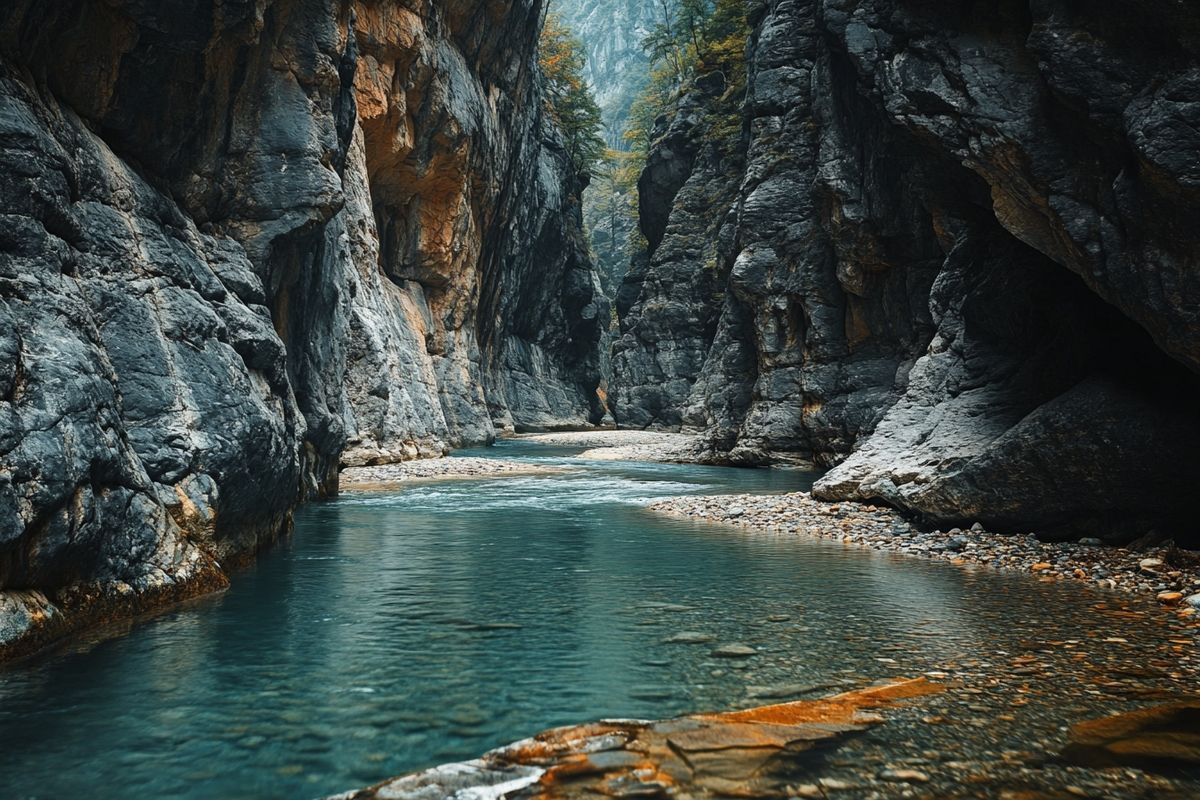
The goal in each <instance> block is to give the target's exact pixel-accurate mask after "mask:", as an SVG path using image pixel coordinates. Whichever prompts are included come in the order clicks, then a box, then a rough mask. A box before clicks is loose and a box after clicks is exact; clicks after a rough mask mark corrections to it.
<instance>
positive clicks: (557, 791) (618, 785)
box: [329, 649, 943, 800]
mask: <svg viewBox="0 0 1200 800" xmlns="http://www.w3.org/2000/svg"><path fill="white" fill-rule="evenodd" d="M734 653H737V655H733V654H734ZM721 654H724V655H721ZM714 656H715V657H718V658H722V657H723V658H730V657H744V654H741V653H740V652H739V651H736V650H729V649H726V650H720V649H718V650H715V651H714ZM942 691H943V687H941V686H939V685H937V684H933V683H929V682H928V681H926V680H925V679H924V678H918V679H915V680H895V681H883V682H881V683H880V684H878V685H875V686H869V687H866V688H863V689H857V690H853V691H848V692H844V693H842V694H836V695H833V696H830V697H826V698H823V699H820V700H798V701H795V702H790V703H780V704H778V705H771V706H762V707H759V708H751V709H746V710H744V711H732V712H727V713H723V714H694V715H691V716H686V717H677V718H675V719H669V720H662V721H659V722H638V721H633V720H610V721H604V722H596V723H592V724H587V725H575V726H569V727H564V728H556V729H554V730H550V731H546V732H544V733H541V734H538V735H537V736H535V737H533V738H531V739H526V740H524V741H520V742H517V743H515V744H512V745H509V746H508V747H502V748H499V749H497V750H493V751H491V752H490V753H487V754H485V755H484V756H483V757H482V758H478V759H475V760H473V761H465V762H461V763H457V764H444V765H442V766H439V767H434V768H433V769H428V770H425V771H423V772H416V773H413V774H411V775H404V776H401V777H399V778H395V779H393V780H390V781H386V782H384V783H382V784H379V785H378V786H373V787H370V788H367V789H362V790H359V791H351V792H345V793H343V794H339V795H336V796H334V797H331V798H329V800H383V798H400V800H418V798H433V797H505V798H512V799H513V800H516V799H517V798H533V797H538V798H547V799H548V800H549V799H550V798H554V799H555V800H567V799H568V798H590V797H690V798H697V800H701V799H707V798H719V797H730V796H734V797H745V798H774V797H781V796H788V795H791V794H795V793H796V790H797V785H798V783H800V781H801V779H803V778H808V779H810V780H811V779H812V778H814V777H815V776H816V775H817V774H819V771H820V769H821V767H822V765H823V762H824V760H825V757H826V756H827V755H828V754H829V752H830V751H832V750H835V749H836V748H838V747H839V746H840V745H842V744H845V743H846V741H847V740H848V739H850V738H852V737H853V736H854V735H856V734H858V733H861V732H863V731H865V730H868V729H869V728H871V727H873V726H876V725H879V724H881V723H884V722H885V721H886V719H885V717H884V716H882V715H881V714H880V713H878V710H882V709H887V708H888V707H889V706H894V705H895V704H897V703H899V702H904V701H910V702H919V701H920V700H921V698H924V697H928V696H929V695H935V694H938V693H940V692H942ZM924 780H925V781H928V778H927V777H926V778H924ZM809 785H810V786H812V788H813V789H815V790H816V792H817V793H818V794H820V793H822V792H821V790H820V789H819V788H817V787H816V786H815V785H814V784H809ZM804 796H807V795H804Z"/></svg>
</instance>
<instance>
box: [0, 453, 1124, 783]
mask: <svg viewBox="0 0 1200 800" xmlns="http://www.w3.org/2000/svg"><path fill="white" fill-rule="evenodd" d="M571 452H572V451H571V450H570V449H565V448H557V449H556V448H549V447H546V446H542V445H533V444H526V443H505V444H501V445H500V446H498V447H497V448H496V449H495V450H494V451H490V453H489V454H491V455H496V456H502V457H508V458H529V459H536V460H543V461H545V462H546V463H550V464H553V463H572V464H574V465H576V466H579V467H581V468H580V469H578V470H577V471H574V472H570V473H566V474H560V475H545V476H530V477H505V478H500V479H490V480H482V481H440V482H430V483H423V484H417V485H413V486H411V487H410V488H407V489H405V490H403V491H399V492H395V493H385V494H359V495H349V496H346V497H343V498H342V499H340V500H338V501H336V502H331V503H326V504H320V505H313V506H310V507H308V508H306V509H305V510H303V512H302V513H301V514H300V515H299V516H298V519H297V524H296V532H295V535H294V536H293V537H292V538H291V539H290V540H289V541H288V542H286V543H284V544H283V545H281V546H279V547H277V548H275V549H274V550H272V551H270V552H268V553H266V554H265V555H264V556H263V557H261V558H260V560H259V561H258V563H257V564H256V565H254V566H253V567H251V568H249V569H247V570H246V571H243V572H239V573H238V574H236V575H235V576H234V580H233V586H232V588H231V589H230V590H229V591H228V592H226V593H224V594H222V595H220V596H217V597H213V598H206V599H204V600H201V601H198V602H194V603H191V604H188V605H187V606H185V607H181V608H178V609H175V610H172V611H170V612H168V613H165V614H162V615H159V616H157V617H155V618H153V619H151V620H149V621H146V622H143V623H140V624H137V625H135V626H133V627H132V629H131V630H130V631H128V632H127V633H126V634H125V635H121V636H118V637H115V638H108V639H105V640H102V641H99V642H95V643H92V644H90V645H87V646H80V645H76V646H74V647H72V648H70V649H67V650H65V651H63V652H60V653H58V654H55V655H52V656H50V657H49V658H44V659H40V660H38V661H35V662H33V663H30V664H26V665H21V666H18V667H15V668H11V669H8V670H6V671H3V672H0V742H2V743H3V745H2V746H0V797H5V798H9V797H12V798H62V797H76V796H80V797H82V796H86V797H89V798H97V800H102V799H103V798H127V797H131V796H138V797H140V796H147V797H150V796H160V797H173V798H238V797H255V798H258V797H278V798H297V797H299V798H303V797H316V796H321V795H323V794H327V793H330V792H334V791H338V790H344V789H348V788H352V787H355V786H359V785H366V784H370V783H374V782H377V781H379V780H381V779H383V778H386V777H388V776H391V775H395V774H398V773H402V772H405V771H408V770H412V769H416V768H420V767H425V766H429V765H433V764H436V763H441V762H445V761H451V760H460V759H465V758H470V757H473V756H475V755H478V754H479V753H481V752H483V751H484V750H487V749H488V748H490V747H493V746H496V745H499V744H502V743H505V742H509V741H512V740H515V739H518V738H522V737H524V736H527V735H530V734H533V733H535V732H537V731H539V730H542V729H544V728H547V727H550V726H554V725H559V724H566V723H572V722H581V721H585V720H590V719H596V718H600V717H606V716H608V717H612V716H616V717H641V718H656V717H663V716H667V715H671V714H674V713H678V712H683V711H694V710H703V709H724V708H730V707H734V706H742V705H754V704H761V703H763V702H773V701H775V700H777V699H781V698H783V697H786V696H798V694H799V693H803V692H804V691H805V690H806V689H814V687H816V688H815V689H814V690H816V691H825V690H823V689H820V688H819V687H823V686H840V685H851V684H855V683H859V682H862V681H864V680H868V679H873V678H879V677H885V676H891V675H899V674H903V675H912V674H920V672H921V671H922V670H928V669H940V668H946V669H952V670H953V669H956V668H964V669H965V668H966V667H969V666H970V665H971V664H972V663H978V661H977V660H976V661H974V662H973V661H971V659H972V658H975V659H978V657H979V656H980V654H985V655H986V654H993V655H994V654H996V653H1000V654H1001V655H1000V656H998V657H999V658H1001V659H1002V658H1003V654H1005V653H1009V652H1017V651H1019V649H1020V647H1021V642H1022V641H1026V640H1028V639H1029V638H1030V637H1031V636H1036V637H1039V640H1042V639H1050V638H1053V637H1055V636H1061V637H1063V638H1072V637H1073V638H1074V639H1075V640H1087V639H1088V637H1091V638H1092V639H1093V640H1096V637H1098V636H1100V635H1101V634H1102V633H1103V632H1104V630H1106V628H1105V627H1104V625H1106V624H1108V623H1105V620H1104V618H1103V617H1102V616H1101V615H1098V614H1097V613H1096V612H1095V611H1094V610H1093V609H1091V608H1090V607H1089V603H1095V602H1096V600H1097V598H1098V597H1099V596H1098V595H1094V594H1091V593H1089V592H1088V591H1086V590H1082V589H1080V588H1079V587H1066V586H1063V585H1048V584H1040V583H1036V582H1034V581H1031V580H1030V579H1028V578H1027V577H1025V576H1014V577H1005V576H997V575H992V574H979V573H972V572H966V571H962V570H959V569H955V568H953V567H949V566H947V565H944V564H934V563H925V562H922V561H918V560H914V559H904V558H898V557H895V556H885V555H879V554H874V553H870V552H867V551H863V550H860V549H847V548H844V547H843V546H842V545H840V544H836V543H828V542H816V541H810V540H806V539H803V538H801V537H797V536H794V535H764V534H751V533H746V532H742V531H737V530H734V529H730V528H726V527H721V526H713V525H704V524H698V523H691V522H687V521H681V520H673V519H667V518H662V517H658V516H655V515H652V514H650V513H648V512H647V511H645V510H644V508H643V506H644V505H645V504H646V503H647V502H648V501H650V500H652V499H655V498H659V497H664V496H669V495H677V494H684V493H713V492H730V491H739V492H740V491H747V492H779V491H792V490H795V489H801V488H807V486H808V485H809V484H810V483H811V480H812V477H813V476H811V475H809V474H805V473H802V472H794V471H792V472H789V471H765V470H731V469H720V468H705V467H696V466H680V465H652V464H629V463H610V462H586V463H582V464H581V463H580V462H576V461H567V460H564V458H563V457H564V456H567V455H570V453H571ZM1100 599H1101V600H1103V598H1102V597H1100ZM1047 608H1053V609H1055V612H1054V613H1053V614H1047V612H1046V609H1047ZM680 633H688V634H690V636H689V637H687V638H691V639H696V640H699V639H706V638H707V639H709V640H710V641H707V642H701V643H693V644H687V643H679V642H672V641H669V640H670V639H671V638H672V637H678V635H679V634H680ZM1131 635H1132V634H1131ZM1134 638H1135V639H1136V637H1134ZM732 643H738V644H746V645H750V646H752V647H755V648H757V649H758V651H759V655H757V656H755V657H753V658H750V659H745V660H736V661H733V660H728V659H719V658H715V657H713V656H712V655H711V652H712V650H713V649H714V648H716V647H717V646H719V645H722V644H732ZM1130 646H1133V645H1130ZM964 664H965V665H966V666H964ZM1019 734H1020V732H1019V731H1018V732H1017V733H1016V734H1014V735H1015V736H1017V737H1018V738H1019Z"/></svg>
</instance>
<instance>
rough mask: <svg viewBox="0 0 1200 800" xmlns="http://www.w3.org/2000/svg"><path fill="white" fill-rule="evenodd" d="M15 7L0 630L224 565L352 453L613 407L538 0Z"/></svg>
mask: <svg viewBox="0 0 1200 800" xmlns="http://www.w3.org/2000/svg"><path fill="white" fill-rule="evenodd" d="M420 5H421V7H420V8H416V7H412V8H410V7H404V8H401V7H400V6H399V5H397V4H392V3H388V2H372V1H369V0H363V1H362V2H357V3H342V2H333V1H332V0H270V1H268V2H257V3H250V2H223V3H208V2H200V3H194V2H182V1H181V2H174V0H172V1H171V2H164V3H155V4H145V3H136V2H121V1H120V0H118V1H116V2H109V3H92V2H84V1H83V0H78V1H77V2H71V1H68V2H63V3H54V4H44V3H36V2H14V3H8V4H5V6H4V7H3V9H2V10H0V166H2V170H0V218H2V219H3V225H0V657H5V656H11V655H15V654H18V653H20V652H24V651H27V650H31V649H33V648H35V647H37V646H39V645H40V644H41V643H43V642H45V641H46V640H48V639H50V638H53V637H54V636H57V635H59V634H61V633H63V632H64V631H67V630H69V629H71V628H74V627H78V626H79V625H82V624H85V623H86V622H88V621H90V620H95V619H102V618H107V617H112V616H118V615H122V614H127V613H131V612H133V611H136V610H138V609H140V608H145V607H147V606H149V605H153V604H154V603H157V602H160V601H163V600H170V599H174V598H178V597H183V596H187V595H190V594H195V593H197V592H202V591H207V590H211V589H213V588H218V587H220V586H222V585H224V583H225V580H226V579H225V576H224V574H223V571H222V566H223V565H228V564H229V563H230V562H231V561H234V560H237V559H241V558H245V557H247V556H248V555H251V554H252V553H253V552H254V551H255V550H256V549H257V548H258V547H260V546H262V545H264V544H266V543H269V542H270V541H272V540H273V539H274V538H275V537H276V536H277V535H278V534H279V533H280V532H282V531H285V530H286V529H287V528H288V527H289V525H290V520H291V513H292V510H293V508H294V507H295V505H296V504H297V503H298V502H300V501H301V500H303V499H304V498H306V497H313V496H320V495H323V494H328V493H333V492H335V491H336V489H337V473H338V469H339V465H340V464H341V463H343V462H346V463H369V462H379V461H389V460H396V459H401V458H411V457H415V456H418V455H429V454H439V453H441V452H443V451H444V450H445V449H446V448H447V447H448V446H451V445H456V444H464V443H468V442H482V441H487V440H489V439H491V438H492V437H493V436H494V435H495V431H496V428H497V426H504V427H508V428H518V429H520V428H547V427H554V426H558V425H567V424H585V423H586V422H587V421H588V420H589V419H591V418H598V417H599V415H600V413H601V410H600V408H599V403H598V400H597V399H596V395H595V389H596V386H597V384H598V382H599V375H598V353H597V346H596V345H597V342H598V341H599V335H600V330H599V329H600V322H599V321H600V320H603V319H605V318H606V317H607V315H608V310H607V305H606V302H605V301H604V300H603V298H602V297H601V296H600V294H599V291H598V288H597V279H596V276H595V274H594V270H593V269H592V266H591V263H590V261H589V260H588V256H587V250H586V245H585V244H584V243H583V239H582V232H581V222H580V215H579V211H578V207H579V200H578V197H579V191H580V186H579V181H578V179H577V178H576V176H574V175H572V174H570V172H569V170H568V169H567V167H566V165H567V163H568V161H567V159H566V157H565V155H564V154H563V152H562V147H561V144H560V140H559V137H558V133H557V131H555V130H553V129H552V128H551V127H550V126H549V125H548V124H547V123H546V122H545V121H544V119H543V117H542V111H541V109H542V102H541V91H542V90H541V83H540V80H541V79H540V76H539V75H538V73H537V70H536V67H535V61H534V47H535V44H536V39H537V26H538V20H539V15H540V4H539V3H538V2H536V0H527V1H525V2H519V3H516V4H513V5H512V6H511V7H506V8H499V7H494V6H489V5H487V4H484V3H479V2H469V1H468V0H458V1H457V2H450V3H425V4H420Z"/></svg>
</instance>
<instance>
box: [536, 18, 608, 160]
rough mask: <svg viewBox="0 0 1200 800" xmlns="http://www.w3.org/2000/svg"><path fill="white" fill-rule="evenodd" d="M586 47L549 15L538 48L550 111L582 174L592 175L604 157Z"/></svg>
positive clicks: (598, 110)
mask: <svg viewBox="0 0 1200 800" xmlns="http://www.w3.org/2000/svg"><path fill="white" fill-rule="evenodd" d="M585 58H586V56H585V55H584V49H583V44H582V43H581V42H580V41H579V39H578V38H576V36H575V35H574V34H573V33H572V32H571V31H570V29H569V28H567V26H566V25H564V24H563V22H562V20H561V19H560V18H559V17H558V15H557V14H553V13H551V14H547V15H546V22H545V24H544V25H543V26H542V35H541V40H540V42H539V46H538V63H539V65H540V66H541V69H542V74H543V75H544V76H545V79H546V112H547V113H548V114H549V115H550V118H551V119H552V120H554V123H555V124H556V125H557V126H558V129H559V130H560V131H562V135H563V141H564V143H565V145H566V148H567V154H568V155H569V156H570V158H571V162H572V163H573V164H574V165H575V170H576V171H577V172H578V173H579V174H580V175H586V176H591V175H592V174H593V173H594V171H595V169H596V166H597V164H599V163H600V161H601V160H602V159H603V157H604V149H605V148H604V139H603V138H602V137H601V135H600V131H601V130H602V128H603V123H602V121H601V118H600V106H598V105H597V104H596V100H595V98H593V97H592V93H591V91H590V90H589V89H588V86H587V83H586V82H585V81H584V79H583V68H584V63H585V62H584V59H585Z"/></svg>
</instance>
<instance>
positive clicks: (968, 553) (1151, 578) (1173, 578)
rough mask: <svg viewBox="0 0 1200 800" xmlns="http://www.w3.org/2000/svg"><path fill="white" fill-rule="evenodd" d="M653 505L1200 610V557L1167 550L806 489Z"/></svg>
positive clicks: (683, 514)
mask: <svg viewBox="0 0 1200 800" xmlns="http://www.w3.org/2000/svg"><path fill="white" fill-rule="evenodd" d="M649 509H650V510H651V511H654V512H657V513H660V514H667V515H670V516H673V517H680V518H684V519H694V520H703V521H706V522H717V523H723V524H727V525H735V526H737V527H741V528H748V529H754V530H765V531H779V532H788V533H797V534H801V535H806V536H814V537H817V538H820V539H833V540H837V541H841V542H844V543H846V544H854V545H860V546H863V547H869V548H871V549H874V550H881V551H884V552H891V553H900V554H904V555H911V556H920V557H923V558H930V559H938V560H942V561H948V562H950V563H952V564H955V565H960V566H962V565H974V566H980V567H990V568H993V569H1002V570H1013V571H1018V572H1028V573H1032V574H1035V575H1037V576H1038V577H1040V578H1042V579H1045V580H1058V579H1062V580H1079V581H1086V582H1088V583H1092V584H1094V585H1097V586H1099V587H1100V588H1105V589H1115V590H1118V591H1123V592H1130V593H1135V594H1141V595H1151V596H1153V597H1155V598H1156V599H1157V600H1158V602H1159V603H1160V604H1162V605H1164V606H1167V607H1171V608H1175V609H1176V610H1177V612H1178V613H1179V614H1181V615H1184V616H1191V617H1196V616H1197V615H1200V555H1198V554H1193V553H1189V552H1182V551H1176V550H1173V549H1168V548H1162V547H1157V548H1148V549H1146V550H1144V551H1139V552H1133V551H1130V550H1126V549H1123V548H1117V547H1108V546H1104V545H1102V544H1101V543H1100V542H1099V541H1090V542H1089V541H1087V540H1084V541H1083V542H1060V543H1047V542H1042V541H1039V540H1038V539H1037V538H1036V537H1035V536H1034V535H1033V534H1026V535H1003V534H998V533H991V532H988V531H987V530H985V529H984V528H983V526H981V525H979V524H975V525H973V526H972V527H971V528H969V529H959V528H954V529H951V530H948V531H941V530H935V531H922V530H920V529H919V528H917V527H916V526H915V525H913V524H911V523H910V522H908V521H907V520H905V519H904V518H903V517H902V516H901V515H900V514H898V513H896V512H895V511H892V510H891V509H888V508H884V507H878V506H873V505H864V504H860V503H851V502H842V503H825V502H821V501H818V500H814V499H813V498H812V496H811V495H810V494H808V493H807V492H797V493H793V494H787V495H777V496H770V495H749V494H737V495H719V496H707V497H673V498H669V499H666V500H659V501H657V502H654V503H652V504H650V506H649Z"/></svg>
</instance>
